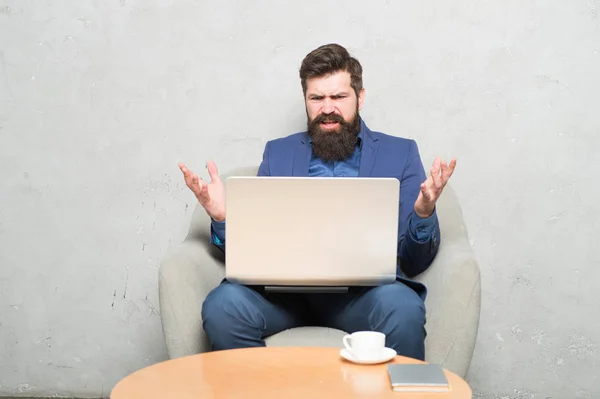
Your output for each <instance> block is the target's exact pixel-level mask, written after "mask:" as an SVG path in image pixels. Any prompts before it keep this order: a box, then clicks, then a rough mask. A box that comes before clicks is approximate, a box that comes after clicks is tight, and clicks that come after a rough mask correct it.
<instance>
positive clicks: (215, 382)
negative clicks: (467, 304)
mask: <svg viewBox="0 0 600 399" xmlns="http://www.w3.org/2000/svg"><path fill="white" fill-rule="evenodd" d="M389 363H420V362H419V361H418V360H415V359H411V358H406V357H402V356H396V358H395V359H394V360H392V361H390V362H388V363H383V364H378V365H358V364H354V363H351V362H348V361H346V360H344V359H343V358H342V357H341V356H340V350H339V349H335V348H311V347H298V348H296V347H263V348H248V349H233V350H225V351H216V352H208V353H203V354H199V355H193V356H187V357H183V358H178V359H173V360H168V361H165V362H162V363H158V364H156V365H153V366H150V367H147V368H144V369H142V370H139V371H137V372H135V373H133V374H131V375H129V376H128V377H126V378H124V379H123V380H121V381H120V382H119V383H118V384H117V385H116V386H115V387H114V389H113V390H112V392H111V395H110V398H111V399H159V398H160V399H171V398H172V399H175V398H176V399H192V398H193V399H200V398H219V399H221V398H244V399H245V398H261V399H262V398H264V399H267V398H277V399H292V398H302V399H316V398H388V397H390V398H420V399H421V398H422V399H427V398H431V399H434V398H435V399H450V398H452V399H470V398H471V397H472V394H471V388H469V385H468V384H467V383H466V382H465V381H464V380H463V379H461V378H460V377H458V376H457V375H456V374H454V373H452V372H450V371H447V370H444V371H445V373H446V376H447V377H448V381H449V382H450V385H451V387H452V390H451V392H449V393H431V394H421V393H419V394H415V393H413V394H411V393H400V392H394V391H392V387H391V385H390V381H389V377H388V374H387V368H386V365H387V364H389Z"/></svg>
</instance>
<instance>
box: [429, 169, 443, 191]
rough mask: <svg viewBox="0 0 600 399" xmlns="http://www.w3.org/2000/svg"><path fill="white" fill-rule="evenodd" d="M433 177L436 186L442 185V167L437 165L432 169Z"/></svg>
mask: <svg viewBox="0 0 600 399" xmlns="http://www.w3.org/2000/svg"><path fill="white" fill-rule="evenodd" d="M430 173H431V179H432V180H433V186H434V187H436V188H440V187H442V177H441V176H440V169H439V168H438V169H436V167H435V165H434V166H432V167H431V170H430Z"/></svg>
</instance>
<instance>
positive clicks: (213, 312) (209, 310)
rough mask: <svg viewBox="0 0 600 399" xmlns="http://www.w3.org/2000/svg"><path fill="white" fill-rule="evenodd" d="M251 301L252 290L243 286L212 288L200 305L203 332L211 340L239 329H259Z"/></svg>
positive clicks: (255, 310)
mask: <svg viewBox="0 0 600 399" xmlns="http://www.w3.org/2000/svg"><path fill="white" fill-rule="evenodd" d="M253 299H255V296H254V293H253V292H252V290H251V289H250V288H248V287H245V286H243V285H238V284H231V283H224V284H221V285H219V286H218V287H216V288H214V289H213V290H212V291H211V292H210V293H209V294H208V296H207V297H206V299H205V300H204V303H203V304H202V321H203V325H204V330H205V331H206V333H207V334H208V335H209V337H210V338H211V340H213V339H216V337H218V336H219V335H222V334H225V335H227V334H228V333H229V334H230V333H231V332H232V331H233V330H235V329H237V328H240V327H255V328H260V326H259V324H260V317H259V314H258V311H257V309H256V306H255V305H254V301H253Z"/></svg>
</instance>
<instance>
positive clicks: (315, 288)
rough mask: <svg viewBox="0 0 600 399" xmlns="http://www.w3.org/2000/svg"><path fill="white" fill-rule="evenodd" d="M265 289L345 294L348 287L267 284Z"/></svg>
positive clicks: (285, 291)
mask: <svg viewBox="0 0 600 399" xmlns="http://www.w3.org/2000/svg"><path fill="white" fill-rule="evenodd" d="M265 291H269V292H283V293H303V294H345V293H347V292H348V287H322V286H306V287H302V286H289V285H266V286H265Z"/></svg>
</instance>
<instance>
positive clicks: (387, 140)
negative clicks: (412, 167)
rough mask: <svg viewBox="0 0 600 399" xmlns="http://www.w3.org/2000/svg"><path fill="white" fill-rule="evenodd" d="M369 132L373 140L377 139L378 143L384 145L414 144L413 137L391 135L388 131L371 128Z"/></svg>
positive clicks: (405, 145) (408, 145) (404, 145)
mask: <svg viewBox="0 0 600 399" xmlns="http://www.w3.org/2000/svg"><path fill="white" fill-rule="evenodd" d="M369 133H370V134H371V137H372V138H373V140H377V141H379V143H380V144H384V145H392V146H401V147H410V146H412V145H415V144H416V142H415V140H414V139H410V138H407V137H399V136H392V135H391V134H388V133H382V132H378V131H373V130H371V131H370V132H369Z"/></svg>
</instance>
